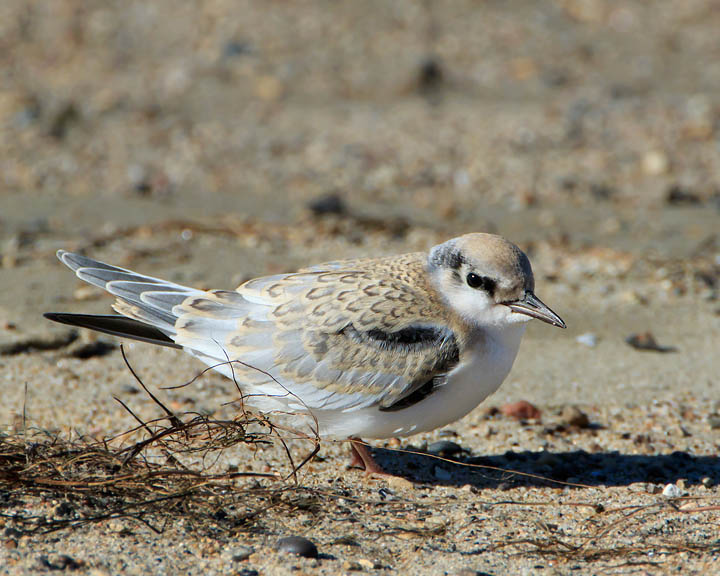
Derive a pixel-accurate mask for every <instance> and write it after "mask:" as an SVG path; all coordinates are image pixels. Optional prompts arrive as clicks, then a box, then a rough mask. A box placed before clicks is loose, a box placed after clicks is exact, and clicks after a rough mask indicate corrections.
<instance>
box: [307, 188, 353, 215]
mask: <svg viewBox="0 0 720 576" xmlns="http://www.w3.org/2000/svg"><path fill="white" fill-rule="evenodd" d="M307 207H308V208H309V209H310V211H311V212H312V213H313V214H315V215H316V216H321V215H323V214H338V215H339V214H346V213H347V206H346V205H345V202H344V201H343V199H342V198H341V197H340V196H339V195H338V194H334V193H333V194H325V195H324V196H320V197H319V198H315V199H314V200H311V201H310V202H308V205H307Z"/></svg>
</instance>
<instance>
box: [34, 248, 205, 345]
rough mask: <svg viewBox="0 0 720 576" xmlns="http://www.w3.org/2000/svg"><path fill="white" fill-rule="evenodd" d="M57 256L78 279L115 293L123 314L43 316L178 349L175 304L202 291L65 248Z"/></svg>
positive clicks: (117, 308)
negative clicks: (175, 339) (119, 266)
mask: <svg viewBox="0 0 720 576" xmlns="http://www.w3.org/2000/svg"><path fill="white" fill-rule="evenodd" d="M57 256H58V258H59V259H60V261H61V262H62V263H63V264H65V265H66V266H67V267H68V268H70V269H71V270H73V271H74V272H75V274H76V275H77V277H78V278H80V279H81V280H84V281H85V282H88V283H89V284H92V285H93V286H98V287H99V288H103V289H104V290H106V291H108V292H109V293H110V294H112V295H114V296H115V297H116V298H117V300H116V301H115V304H114V305H113V308H114V309H115V310H116V311H117V312H119V313H120V314H122V316H114V315H92V314H67V313H47V314H45V317H46V318H48V319H50V320H53V321H55V322H61V323H63V324H70V325H72V326H79V327H82V328H90V329H92V330H97V331H99V332H104V333H106V334H112V335H114V336H124V337H127V338H132V339H134V340H142V341H144V342H151V343H153V344H160V345H162V346H171V347H175V348H180V346H178V345H177V344H175V341H174V338H173V337H174V336H175V335H176V328H175V322H176V320H177V319H178V314H177V313H176V311H175V310H176V307H179V306H180V305H181V304H182V303H183V302H184V301H185V300H186V299H187V298H188V297H191V296H195V297H197V296H202V295H203V294H204V293H203V292H202V291H201V290H197V289H194V288H188V287H187V286H181V285H180V284H175V283H173V282H168V281H166V280H161V279H160V278H153V277H151V276H144V275H142V274H137V273H135V272H133V271H132V270H125V269H124V268H118V267H117V266H111V265H109V264H104V263H103V262H98V261H97V260H93V259H91V258H87V257H86V256H82V255H80V254H75V253H72V252H66V251H65V250H59V251H58V253H57Z"/></svg>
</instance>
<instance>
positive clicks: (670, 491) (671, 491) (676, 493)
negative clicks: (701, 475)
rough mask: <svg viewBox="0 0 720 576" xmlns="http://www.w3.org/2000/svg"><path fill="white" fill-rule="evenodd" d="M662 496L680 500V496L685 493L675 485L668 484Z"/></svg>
mask: <svg viewBox="0 0 720 576" xmlns="http://www.w3.org/2000/svg"><path fill="white" fill-rule="evenodd" d="M662 494H663V496H665V497H666V498H680V496H682V495H683V491H682V489H681V488H680V487H679V486H676V485H675V484H667V485H666V486H665V488H663V491H662Z"/></svg>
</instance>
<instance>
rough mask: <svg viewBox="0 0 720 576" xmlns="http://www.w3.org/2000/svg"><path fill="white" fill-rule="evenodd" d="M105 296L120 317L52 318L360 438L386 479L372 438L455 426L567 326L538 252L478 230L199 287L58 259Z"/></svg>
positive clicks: (362, 464)
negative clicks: (200, 369) (530, 333)
mask: <svg viewBox="0 0 720 576" xmlns="http://www.w3.org/2000/svg"><path fill="white" fill-rule="evenodd" d="M57 256H58V258H59V259H60V260H61V261H62V262H63V263H64V264H65V265H67V266H68V267H69V268H70V269H71V270H73V271H74V272H75V274H76V275H77V276H78V278H80V279H82V280H84V281H85V282H88V283H90V284H92V285H94V286H97V287H100V288H103V289H105V290H106V291H107V292H109V293H110V294H111V295H113V296H115V298H116V300H115V303H114V304H113V309H114V310H115V312H117V313H118V314H117V315H90V314H70V313H64V312H54V313H46V314H45V317H46V318H48V319H50V320H53V321H56V322H61V323H64V324H70V325H73V326H78V327H82V328H89V329H92V330H96V331H99V332H104V333H108V334H112V335H115V336H120V337H124V338H130V339H134V340H140V341H144V342H149V343H152V344H158V345H161V346H168V347H172V348H179V349H182V350H184V351H186V352H189V353H190V354H191V355H193V356H195V357H196V358H198V359H199V360H201V361H202V362H204V363H205V364H207V365H208V366H210V367H212V368H213V369H214V370H216V371H218V372H220V373H221V374H223V375H225V376H227V377H228V378H232V379H234V380H235V381H236V382H237V383H238V385H239V387H240V389H241V391H242V394H243V397H244V398H243V400H244V403H246V404H248V405H250V406H251V407H254V408H255V409H257V410H258V411H260V412H262V413H265V414H272V413H283V414H291V415H298V416H299V415H304V416H309V417H311V419H312V422H313V425H314V426H315V430H314V432H315V433H316V434H317V435H318V436H319V437H320V438H331V439H350V440H351V449H352V455H353V464H352V465H355V466H357V467H359V468H364V469H365V471H366V473H368V474H383V473H385V471H384V469H383V468H381V467H380V466H379V464H377V463H376V462H375V461H374V459H373V457H372V454H371V452H370V449H369V446H368V445H367V444H366V443H365V442H364V441H363V440H361V438H372V439H383V438H391V437H406V436H411V435H414V434H418V433H421V432H427V431H430V430H434V429H436V428H439V427H442V426H444V425H446V424H449V423H451V422H454V421H456V420H458V419H460V418H462V417H463V416H465V415H466V414H468V413H469V412H470V411H471V410H472V409H473V408H475V407H476V406H478V405H479V404H480V403H481V402H482V401H483V400H485V399H486V398H487V397H488V396H489V395H490V394H492V393H493V392H495V390H497V389H498V387H499V386H500V385H501V384H502V382H503V380H505V378H506V376H507V375H508V373H509V372H510V369H511V367H512V365H513V362H514V361H515V357H516V355H517V353H518V349H519V347H520V342H521V339H522V336H523V333H524V332H525V328H526V326H527V322H528V321H529V320H531V319H537V320H541V321H543V322H545V323H547V324H550V325H552V326H557V327H560V328H565V327H566V325H565V322H563V320H562V319H561V318H560V316H558V315H557V314H556V313H555V312H553V311H552V310H551V309H550V308H549V307H548V306H546V305H545V304H544V303H543V302H542V301H541V300H540V299H539V298H538V297H537V296H536V295H535V281H534V277H533V272H532V267H531V265H530V261H529V259H528V257H527V255H526V254H525V253H524V252H523V251H522V250H521V249H520V248H518V247H517V246H516V245H515V244H513V243H511V242H510V241H508V240H506V239H505V238H503V237H501V236H498V235H494V234H486V233H470V234H465V235H463V236H459V237H456V238H452V239H450V240H447V241H445V242H443V243H441V244H438V245H436V246H434V247H432V248H431V249H430V250H429V251H428V252H413V253H407V254H401V255H394V256H383V257H376V258H359V259H351V260H337V261H332V262H328V263H324V264H318V265H314V266H310V267H307V268H302V269H300V270H298V271H296V272H292V273H285V274H275V275H270V276H263V277H259V278H255V279H252V280H248V281H247V282H244V283H243V284H241V285H240V286H239V287H238V288H236V289H235V290H200V289H196V288H190V287H187V286H182V285H180V284H176V283H174V282H169V281H166V280H162V279H159V278H155V277H152V276H146V275H143V274H139V273H136V272H133V271H131V270H126V269H124V268H119V267H116V266H111V265H109V264H104V263H102V262H99V261H96V260H93V259H91V258H89V257H87V256H84V255H81V254H78V253H72V252H67V251H64V250H59V251H58V252H57Z"/></svg>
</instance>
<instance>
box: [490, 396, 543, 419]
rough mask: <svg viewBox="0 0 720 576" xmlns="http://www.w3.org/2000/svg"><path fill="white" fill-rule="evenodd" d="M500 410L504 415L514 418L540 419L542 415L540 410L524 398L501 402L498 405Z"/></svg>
mask: <svg viewBox="0 0 720 576" xmlns="http://www.w3.org/2000/svg"><path fill="white" fill-rule="evenodd" d="M500 412H502V414H503V415H504V416H507V417H509V418H514V419H515V420H540V417H541V416H542V412H540V410H539V409H538V408H536V407H535V406H533V405H532V404H530V402H527V401H526V400H520V401H519V402H512V403H510V404H503V405H502V406H500Z"/></svg>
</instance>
